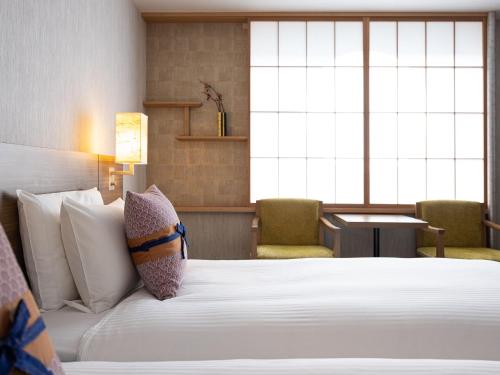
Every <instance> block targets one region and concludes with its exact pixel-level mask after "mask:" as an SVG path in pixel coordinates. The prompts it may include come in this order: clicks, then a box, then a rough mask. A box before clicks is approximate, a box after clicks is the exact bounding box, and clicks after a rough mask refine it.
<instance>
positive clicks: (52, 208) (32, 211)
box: [17, 188, 104, 310]
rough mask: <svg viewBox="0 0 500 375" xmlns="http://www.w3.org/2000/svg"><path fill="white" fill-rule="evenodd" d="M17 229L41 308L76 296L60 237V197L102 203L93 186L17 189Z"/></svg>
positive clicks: (52, 308)
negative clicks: (35, 191)
mask: <svg viewBox="0 0 500 375" xmlns="http://www.w3.org/2000/svg"><path fill="white" fill-rule="evenodd" d="M17 196H18V198H19V200H18V209H19V221H20V232H21V239H22V243H23V252H24V260H25V263H26V270H27V272H28V277H29V279H30V282H31V287H32V290H33V295H34V296H35V299H36V302H37V303H38V306H40V308H41V309H44V310H54V309H58V308H60V307H62V306H63V305H64V302H63V301H64V300H67V299H75V298H78V291H77V290H76V286H75V283H74V281H73V276H71V271H70V269H69V266H68V262H67V260H66V254H65V253H64V247H63V243H62V238H61V225H60V213H61V204H62V201H63V198H65V197H70V198H72V199H74V200H76V201H78V202H81V203H85V204H101V205H103V204H104V203H103V201H102V196H101V193H100V192H99V191H97V189H96V188H93V189H90V190H82V191H67V192H62V193H53V194H40V195H35V194H31V193H28V192H26V191H23V190H17Z"/></svg>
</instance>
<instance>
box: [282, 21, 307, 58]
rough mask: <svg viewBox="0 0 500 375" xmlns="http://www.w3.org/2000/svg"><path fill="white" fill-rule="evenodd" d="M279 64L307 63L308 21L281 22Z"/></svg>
mask: <svg viewBox="0 0 500 375" xmlns="http://www.w3.org/2000/svg"><path fill="white" fill-rule="evenodd" d="M278 35H279V65H280V66H305V65H306V23H305V22H296V21H292V22H288V21H287V22H279V34H278Z"/></svg>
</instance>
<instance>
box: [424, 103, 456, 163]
mask: <svg viewBox="0 0 500 375" xmlns="http://www.w3.org/2000/svg"><path fill="white" fill-rule="evenodd" d="M427 157H428V158H429V159H440V158H444V159H451V158H454V157H455V116H454V115H453V114H451V113H429V114H428V115H427Z"/></svg>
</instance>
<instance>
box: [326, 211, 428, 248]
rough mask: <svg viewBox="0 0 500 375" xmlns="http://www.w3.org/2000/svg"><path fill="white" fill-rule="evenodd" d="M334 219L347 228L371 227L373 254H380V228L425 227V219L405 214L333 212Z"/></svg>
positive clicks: (426, 224)
mask: <svg viewBox="0 0 500 375" xmlns="http://www.w3.org/2000/svg"><path fill="white" fill-rule="evenodd" d="M333 216H334V218H335V219H336V220H338V221H339V222H340V223H342V224H343V225H345V226H346V227H348V228H373V256H374V257H379V256H380V228H425V227H427V226H428V225H429V224H428V223H427V222H426V221H423V220H419V219H415V218H413V217H410V216H405V215H382V214H377V215H375V214H359V215H358V214H335V215H333Z"/></svg>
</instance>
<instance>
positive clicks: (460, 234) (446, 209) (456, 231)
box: [417, 200, 485, 247]
mask: <svg viewBox="0 0 500 375" xmlns="http://www.w3.org/2000/svg"><path fill="white" fill-rule="evenodd" d="M483 213H484V212H483V205H482V204H481V203H478V202H467V201H446V200H441V201H439V200H436V201H425V202H419V203H417V216H418V217H420V218H422V219H423V220H425V221H427V222H428V223H429V224H430V225H432V226H434V227H438V228H444V229H445V230H446V232H445V235H444V245H445V246H448V247H482V246H484V245H485V242H484V241H485V237H484V228H483V224H482V220H483ZM419 236H420V238H419V239H420V240H421V242H420V244H421V246H422V247H428V246H435V245H436V244H435V240H436V236H435V235H434V234H432V233H427V232H424V233H420V234H419Z"/></svg>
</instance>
